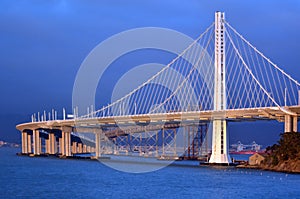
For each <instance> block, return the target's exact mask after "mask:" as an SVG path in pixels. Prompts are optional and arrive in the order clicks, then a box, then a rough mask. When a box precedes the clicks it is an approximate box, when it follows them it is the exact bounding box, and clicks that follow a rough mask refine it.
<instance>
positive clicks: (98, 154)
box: [95, 133, 101, 158]
mask: <svg viewBox="0 0 300 199" xmlns="http://www.w3.org/2000/svg"><path fill="white" fill-rule="evenodd" d="M95 139H96V141H95V143H96V147H95V150H96V158H98V157H100V156H101V152H100V147H101V140H100V134H99V133H96V134H95Z"/></svg>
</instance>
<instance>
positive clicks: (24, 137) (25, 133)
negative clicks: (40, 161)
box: [22, 132, 28, 154]
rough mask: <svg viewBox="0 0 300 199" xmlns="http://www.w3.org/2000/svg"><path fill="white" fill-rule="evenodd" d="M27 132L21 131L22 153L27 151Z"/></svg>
mask: <svg viewBox="0 0 300 199" xmlns="http://www.w3.org/2000/svg"><path fill="white" fill-rule="evenodd" d="M27 141H28V139H27V132H22V153H24V154H27V153H28V143H27Z"/></svg>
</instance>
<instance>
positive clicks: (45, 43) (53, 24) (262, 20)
mask: <svg viewBox="0 0 300 199" xmlns="http://www.w3.org/2000/svg"><path fill="white" fill-rule="evenodd" d="M217 10H220V11H225V12H226V19H227V21H229V22H230V24H231V25H232V26H234V27H235V28H236V29H237V30H238V31H239V32H240V33H241V34H242V35H244V36H245V37H246V38H247V39H248V40H249V41H250V42H251V43H253V44H254V45H255V46H256V47H257V48H258V49H260V50H261V51H262V52H264V54H265V55H267V56H268V57H269V58H270V59H271V60H273V61H274V62H275V63H276V64H278V65H279V66H280V67H281V68H283V69H284V70H285V71H286V72H287V73H289V74H292V76H293V77H294V78H295V79H297V80H300V71H299V62H300V51H299V44H300V37H299V32H300V1H293V0H288V1H282V0H265V1H259V0H256V1H255V0H244V1H240V0H236V1H233V0H228V1H212V0H207V1H205V0H203V1H198V0H191V1H179V0H165V1H161V0H151V1H140V0H128V1H113V2H112V1H96V0H90V1H86V0H72V1H64V0H47V1H40V0H27V1H26V0H2V1H0V47H1V53H0V67H1V73H0V93H1V104H0V110H1V112H0V124H1V129H0V139H4V140H7V141H12V142H18V141H19V138H20V134H19V132H18V131H17V130H15V125H16V124H17V123H21V122H26V121H29V120H30V115H31V114H32V113H34V112H38V111H43V110H51V108H55V109H58V110H61V109H62V108H63V107H66V108H67V109H68V110H69V111H70V110H71V105H72V89H73V83H74V79H75V76H76V72H77V70H78V69H79V67H80V64H81V63H82V61H83V60H84V58H85V57H86V56H87V54H88V53H89V52H90V51H91V50H92V49H93V48H94V47H95V46H96V45H97V44H99V43H100V42H101V41H103V40H105V39H106V38H108V37H110V36H112V35H113V34H116V33H119V32H121V31H124V30H127V29H131V28H137V27H145V26H154V27H164V28H171V29H174V30H177V31H180V32H182V33H184V34H187V35H188V36H190V37H192V38H196V36H197V35H199V34H200V33H201V32H203V31H204V30H205V28H206V27H207V26H208V25H210V24H211V23H212V21H213V20H214V12H215V11H217ZM167 58H168V57H167ZM140 59H141V60H140V62H141V63H149V61H151V60H152V58H151V56H150V57H149V56H146V55H145V57H144V59H143V57H141V58H140ZM155 61H157V60H155ZM160 61H162V62H166V61H167V59H166V58H162V60H160ZM166 63H167V62H166ZM133 66H134V65H133ZM129 67H130V66H129ZM108 87H109V86H108ZM104 90H105V88H104ZM107 90H109V89H107ZM105 92H106V91H105ZM107 92H109V91H107ZM99 103H103V104H107V102H106V101H102V102H101V101H100V102H99ZM99 106H102V105H99ZM245 129H246V130H245ZM249 129H250V130H249ZM229 130H230V131H231V132H230V133H231V141H232V142H236V141H237V140H242V141H243V142H245V143H246V142H251V141H253V140H256V141H257V142H260V143H262V144H264V145H266V144H272V143H273V142H275V141H276V139H277V138H278V134H279V133H280V132H281V131H282V130H283V127H282V125H280V124H278V123H276V122H268V123H266V124H265V123H262V122H259V123H258V124H246V125H245V126H244V125H242V124H240V123H239V124H233V125H231V126H230V127H229Z"/></svg>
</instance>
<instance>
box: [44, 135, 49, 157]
mask: <svg viewBox="0 0 300 199" xmlns="http://www.w3.org/2000/svg"><path fill="white" fill-rule="evenodd" d="M49 138H50V136H49V135H48V138H45V153H46V154H50V139H49Z"/></svg>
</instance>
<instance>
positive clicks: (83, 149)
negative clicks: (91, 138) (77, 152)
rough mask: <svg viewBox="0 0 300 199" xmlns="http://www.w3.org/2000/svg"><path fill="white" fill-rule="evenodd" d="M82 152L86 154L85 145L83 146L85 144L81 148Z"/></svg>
mask: <svg viewBox="0 0 300 199" xmlns="http://www.w3.org/2000/svg"><path fill="white" fill-rule="evenodd" d="M82 152H83V153H86V145H85V144H84V145H83V147H82Z"/></svg>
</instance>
